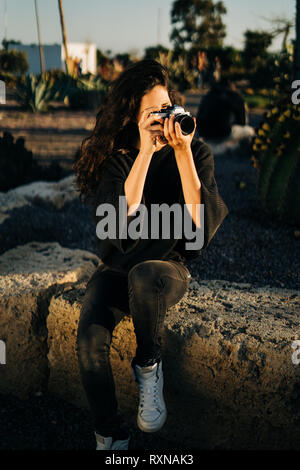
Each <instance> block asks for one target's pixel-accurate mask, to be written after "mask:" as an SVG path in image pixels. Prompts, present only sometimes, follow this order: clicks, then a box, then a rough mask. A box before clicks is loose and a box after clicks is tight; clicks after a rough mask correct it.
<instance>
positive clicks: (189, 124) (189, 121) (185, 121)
mask: <svg viewBox="0 0 300 470" xmlns="http://www.w3.org/2000/svg"><path fill="white" fill-rule="evenodd" d="M175 122H179V124H180V127H181V131H182V133H183V134H184V135H188V134H191V133H192V132H193V131H194V129H195V123H194V119H193V118H192V117H191V116H187V115H186V114H179V116H176V118H175Z"/></svg>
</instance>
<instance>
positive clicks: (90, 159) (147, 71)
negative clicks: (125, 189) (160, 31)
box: [73, 59, 181, 202]
mask: <svg viewBox="0 0 300 470" xmlns="http://www.w3.org/2000/svg"><path fill="white" fill-rule="evenodd" d="M156 85H162V86H164V87H166V88H167V90H168V93H169V96H170V100H171V102H172V103H173V104H174V103H175V101H176V102H177V103H178V102H179V103H178V104H181V103H180V102H181V97H180V95H179V94H178V93H177V91H176V90H174V89H172V88H171V85H170V80H169V76H168V72H167V69H166V68H165V67H164V66H162V65H161V64H160V63H159V62H157V61H155V60H152V59H145V60H141V61H139V62H137V63H135V64H133V65H130V66H129V67H127V68H126V69H125V70H124V71H123V72H122V73H121V74H120V75H119V76H118V78H117V79H116V80H114V81H113V82H112V83H111V85H110V87H109V90H108V93H107V95H106V98H105V101H104V102H103V104H102V105H101V107H100V109H99V111H98V113H97V115H96V123H95V127H94V129H93V131H92V132H91V134H90V135H89V136H87V137H85V138H84V139H83V141H82V143H81V146H80V149H79V158H78V160H77V161H76V163H74V165H73V170H74V171H75V181H76V185H77V187H78V188H79V192H80V199H81V200H83V202H87V201H88V200H89V199H90V198H91V199H93V196H94V194H95V191H96V188H97V185H98V181H99V173H100V172H99V168H100V165H101V163H102V162H103V161H104V160H105V159H106V158H108V157H109V156H110V155H111V154H112V153H114V152H115V151H118V150H123V151H129V150H130V149H132V147H134V145H135V144H136V142H137V141H138V139H139V129H138V125H137V115H138V112H139V109H140V103H141V100H142V97H143V96H144V95H145V94H146V93H147V92H148V91H150V90H151V89H152V88H154V87H155V86H156Z"/></svg>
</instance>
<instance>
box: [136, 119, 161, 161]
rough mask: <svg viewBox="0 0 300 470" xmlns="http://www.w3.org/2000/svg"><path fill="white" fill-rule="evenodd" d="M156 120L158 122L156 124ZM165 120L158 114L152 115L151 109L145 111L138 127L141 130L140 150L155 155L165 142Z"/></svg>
mask: <svg viewBox="0 0 300 470" xmlns="http://www.w3.org/2000/svg"><path fill="white" fill-rule="evenodd" d="M154 122H156V123H157V124H154ZM163 124H164V120H163V118H159V117H158V116H153V115H152V116H151V115H150V112H149V110H147V111H144V112H143V114H142V116H141V119H140V121H139V122H138V128H139V132H140V152H143V153H145V154H146V155H151V156H152V155H153V153H154V152H156V151H157V150H158V148H159V147H161V144H163V143H164V126H163Z"/></svg>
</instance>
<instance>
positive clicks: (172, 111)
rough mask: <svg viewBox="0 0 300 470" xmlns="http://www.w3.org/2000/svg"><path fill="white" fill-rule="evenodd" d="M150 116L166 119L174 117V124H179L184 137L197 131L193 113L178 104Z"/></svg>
mask: <svg viewBox="0 0 300 470" xmlns="http://www.w3.org/2000/svg"><path fill="white" fill-rule="evenodd" d="M150 115H155V116H158V117H160V118H164V119H165V118H169V117H171V116H172V115H174V116H175V118H174V123H175V122H179V124H180V127H181V132H182V133H183V135H188V134H191V133H192V132H193V131H194V129H195V123H194V119H193V118H192V116H191V113H189V112H188V111H185V109H184V108H183V107H182V106H178V105H177V104H174V106H167V107H166V108H163V109H161V110H160V111H154V112H152V113H150ZM154 124H155V123H154Z"/></svg>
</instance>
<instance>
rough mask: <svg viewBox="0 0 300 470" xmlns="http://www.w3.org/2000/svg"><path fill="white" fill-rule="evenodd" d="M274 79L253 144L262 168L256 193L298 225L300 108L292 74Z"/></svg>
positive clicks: (280, 217)
mask: <svg viewBox="0 0 300 470" xmlns="http://www.w3.org/2000/svg"><path fill="white" fill-rule="evenodd" d="M282 60H286V57H285V58H283V59H282ZM289 60H290V59H289ZM279 66H280V64H279ZM275 83H276V85H275V95H276V98H275V100H274V103H273V105H272V106H271V108H270V110H269V111H268V112H267V113H266V114H265V119H264V121H263V122H262V123H261V125H260V127H259V129H258V130H257V137H256V138H255V140H254V145H253V151H254V155H253V157H252V162H253V165H254V166H255V167H256V168H258V170H259V177H258V184H257V196H258V199H259V201H260V203H261V207H262V209H263V210H264V211H265V212H266V213H267V214H269V215H270V216H274V217H276V218H277V219H278V220H282V221H285V222H288V223H292V224H295V223H296V224H297V225H299V224H300V184H299V183H300V110H299V106H297V105H293V103H292V101H291V94H292V93H291V90H292V89H291V83H290V82H289V74H284V76H282V77H279V79H278V77H277V79H276V80H275Z"/></svg>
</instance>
